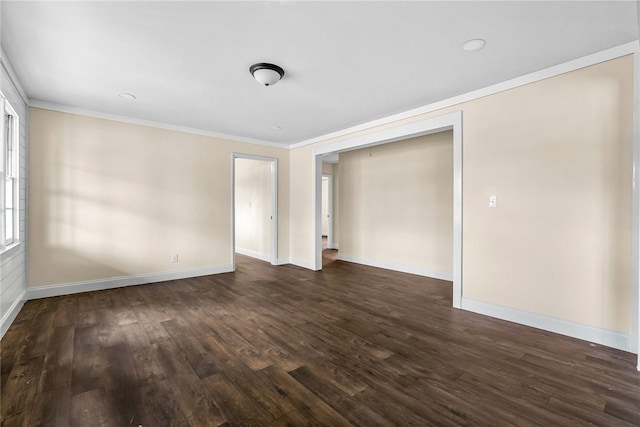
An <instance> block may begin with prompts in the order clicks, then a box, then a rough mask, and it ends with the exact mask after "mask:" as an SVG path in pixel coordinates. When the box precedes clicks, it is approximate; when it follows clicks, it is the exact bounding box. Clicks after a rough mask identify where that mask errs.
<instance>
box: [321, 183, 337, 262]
mask: <svg viewBox="0 0 640 427" xmlns="http://www.w3.org/2000/svg"><path fill="white" fill-rule="evenodd" d="M322 178H327V189H328V191H327V200H328V202H327V204H328V205H329V206H327V212H329V220H328V221H327V223H328V225H327V249H335V246H334V244H333V175H331V174H329V173H323V174H322Z"/></svg>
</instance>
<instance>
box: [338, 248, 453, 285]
mask: <svg viewBox="0 0 640 427" xmlns="http://www.w3.org/2000/svg"><path fill="white" fill-rule="evenodd" d="M337 258H338V260H340V261H346V262H352V263H355V264H362V265H368V266H370V267H377V268H384V269H385V270H393V271H400V272H402V273H409V274H415V275H417V276H424V277H430V278H433V279H440V280H447V281H449V282H451V281H453V273H451V272H448V271H438V270H431V269H428V268H422V267H414V266H411V265H404V264H395V263H392V262H385V261H374V260H370V259H365V258H359V257H355V256H352V255H348V254H343V253H338V257H337Z"/></svg>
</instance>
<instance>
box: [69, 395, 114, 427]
mask: <svg viewBox="0 0 640 427" xmlns="http://www.w3.org/2000/svg"><path fill="white" fill-rule="evenodd" d="M70 413H71V416H70V419H71V422H70V424H69V425H70V426H72V427H75V426H77V427H85V426H101V427H102V426H113V427H115V426H117V425H118V424H117V423H116V422H115V420H114V419H113V418H112V416H113V414H112V412H111V408H110V405H109V404H108V403H107V400H106V398H105V392H104V389H103V388H96V389H93V390H89V391H86V392H84V393H80V394H76V395H74V396H73V397H71V409H70Z"/></svg>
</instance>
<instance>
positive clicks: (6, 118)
mask: <svg viewBox="0 0 640 427" xmlns="http://www.w3.org/2000/svg"><path fill="white" fill-rule="evenodd" d="M1 104H2V105H1V106H2V108H1V110H2V119H1V120H0V125H1V126H2V147H1V148H2V154H1V156H2V159H1V160H2V161H1V162H0V168H2V169H1V172H2V173H1V176H2V181H3V182H2V186H1V188H0V196H1V197H0V208H1V211H2V213H1V215H0V224H1V227H0V250H5V249H7V247H9V246H11V245H14V244H16V243H18V240H19V236H20V234H19V229H18V225H19V217H18V213H19V209H18V200H19V199H18V197H19V187H18V186H19V179H18V170H19V168H20V166H19V158H20V155H19V153H20V150H19V142H18V129H19V127H18V115H17V114H16V112H15V111H14V110H13V108H11V105H9V103H8V102H7V101H4V100H2V101H1Z"/></svg>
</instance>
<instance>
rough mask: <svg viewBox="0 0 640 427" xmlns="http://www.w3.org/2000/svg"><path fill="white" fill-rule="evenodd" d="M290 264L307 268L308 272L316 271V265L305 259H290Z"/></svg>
mask: <svg viewBox="0 0 640 427" xmlns="http://www.w3.org/2000/svg"><path fill="white" fill-rule="evenodd" d="M288 261H289V262H288V264H292V265H296V266H298V267H302V268H306V269H307V270H315V264H314V263H313V262H309V261H306V260H303V259H293V258H292V259H289V260H288Z"/></svg>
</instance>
